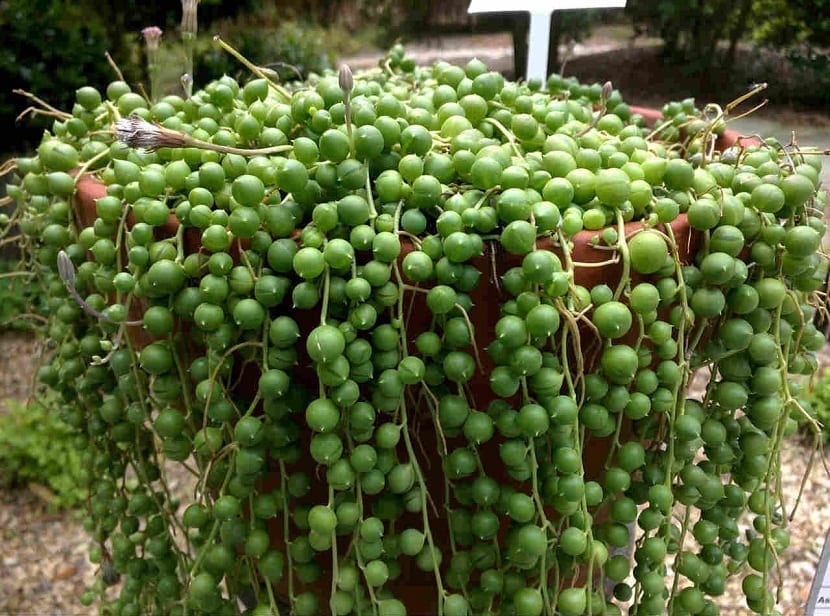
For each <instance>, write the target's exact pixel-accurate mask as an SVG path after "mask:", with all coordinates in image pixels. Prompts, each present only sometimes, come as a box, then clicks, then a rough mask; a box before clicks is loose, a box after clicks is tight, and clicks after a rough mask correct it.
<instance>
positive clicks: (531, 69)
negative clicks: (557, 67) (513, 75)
mask: <svg viewBox="0 0 830 616" xmlns="http://www.w3.org/2000/svg"><path fill="white" fill-rule="evenodd" d="M625 3H626V0H558V1H556V0H515V1H514V2H513V3H512V4H510V5H509V6H508V5H506V4H505V3H504V0H472V1H471V2H470V7H469V8H468V9H467V12H468V13H471V14H472V13H516V12H519V11H527V12H528V13H530V32H529V33H528V41H527V74H526V76H525V77H526V78H527V80H528V81H530V80H531V79H539V80H540V81H541V82H542V84H543V85H544V83H545V79H546V78H547V72H548V44H549V42H550V17H551V15H553V12H554V11H560V10H564V9H601V8H621V7H625ZM517 78H518V75H517Z"/></svg>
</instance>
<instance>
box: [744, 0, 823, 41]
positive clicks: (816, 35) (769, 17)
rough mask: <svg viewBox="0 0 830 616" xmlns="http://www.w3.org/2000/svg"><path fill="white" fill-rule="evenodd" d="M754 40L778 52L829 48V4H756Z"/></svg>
mask: <svg viewBox="0 0 830 616" xmlns="http://www.w3.org/2000/svg"><path fill="white" fill-rule="evenodd" d="M754 11H755V14H756V16H757V21H756V24H757V25H756V26H755V29H754V32H753V37H754V38H755V40H757V41H759V42H761V43H763V44H766V45H771V46H774V47H778V48H793V47H795V46H797V45H800V44H807V45H808V46H810V47H811V48H812V47H813V46H825V47H826V46H827V45H830V1H828V0H756V2H755V7H754Z"/></svg>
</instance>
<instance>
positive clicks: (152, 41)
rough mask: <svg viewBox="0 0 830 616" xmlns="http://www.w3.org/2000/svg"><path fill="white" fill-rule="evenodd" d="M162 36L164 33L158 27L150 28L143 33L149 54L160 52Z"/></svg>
mask: <svg viewBox="0 0 830 616" xmlns="http://www.w3.org/2000/svg"><path fill="white" fill-rule="evenodd" d="M162 34H164V32H163V31H162V29H161V28H159V27H158V26H149V27H147V28H144V29H143V30H142V31H141V36H143V37H144V44H145V45H146V46H147V53H148V54H151V53H154V52H156V51H158V49H159V44H160V43H161V36H162Z"/></svg>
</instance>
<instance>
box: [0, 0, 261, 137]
mask: <svg viewBox="0 0 830 616" xmlns="http://www.w3.org/2000/svg"><path fill="white" fill-rule="evenodd" d="M249 6H250V3H249V2H236V1H235V2H221V0H210V1H209V2H208V1H207V0H206V1H203V2H202V3H201V4H200V8H199V16H200V20H201V22H202V25H203V27H210V24H211V23H212V22H213V21H216V20H217V19H222V18H227V17H230V16H233V15H236V14H237V13H238V12H240V11H242V10H246V9H247V8H249ZM180 19H181V6H180V4H179V2H165V3H148V2H139V1H138V0H110V1H106V2H101V1H100V0H94V1H93V0H8V1H5V2H0V83H2V84H3V87H2V88H0V117H2V118H3V121H2V123H0V130H2V131H3V135H4V146H5V147H4V148H3V149H5V150H11V151H15V150H17V151H21V150H24V149H26V148H27V147H28V146H27V143H28V144H29V146H31V145H32V144H34V143H36V141H37V139H38V138H39V137H40V134H41V133H42V130H43V128H44V127H45V125H44V124H42V123H38V122H26V123H25V124H21V123H15V122H14V121H13V120H14V118H15V117H16V116H17V115H18V114H19V113H21V112H22V111H23V110H24V109H25V108H26V107H27V106H28V102H27V101H26V99H24V98H23V97H22V96H19V95H17V94H14V93H13V92H12V90H14V89H18V88H19V89H23V90H26V91H28V92H31V93H33V94H36V95H37V96H39V97H40V98H41V99H43V100H46V101H48V102H49V104H51V105H53V106H54V107H57V108H58V109H64V110H71V107H72V103H73V100H74V98H73V97H74V93H75V90H76V89H77V88H79V87H81V86H83V85H93V86H95V87H98V88H102V87H104V86H106V84H107V82H108V81H109V80H111V79H112V78H113V77H114V73H113V70H112V68H111V67H110V66H109V65H108V64H107V62H106V59H105V56H104V52H107V51H109V52H110V54H111V55H112V56H113V58H114V59H115V61H116V63H117V64H118V66H119V68H120V69H121V71H122V72H123V73H124V76H125V77H126V78H127V80H128V81H130V82H136V81H139V80H141V79H143V58H142V53H141V36H140V34H139V33H140V30H141V29H142V28H143V27H145V26H150V25H157V26H159V27H161V28H163V29H164V30H165V32H168V33H169V34H168V35H167V36H169V37H170V38H174V37H175V34H174V32H175V29H176V28H177V24H178V22H179V20H180Z"/></svg>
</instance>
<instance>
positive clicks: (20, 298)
mask: <svg viewBox="0 0 830 616" xmlns="http://www.w3.org/2000/svg"><path fill="white" fill-rule="evenodd" d="M20 266H21V263H20V262H19V261H17V260H14V259H0V327H4V328H9V329H30V328H31V326H32V320H31V319H28V318H21V315H23V314H24V313H26V314H37V315H43V314H45V312H46V310H47V308H46V303H47V295H46V289H45V287H44V286H43V284H42V281H41V280H40V279H39V278H37V277H35V276H34V275H30V272H28V271H26V269H25V268H21V267H20ZM35 318H36V317H35Z"/></svg>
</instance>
